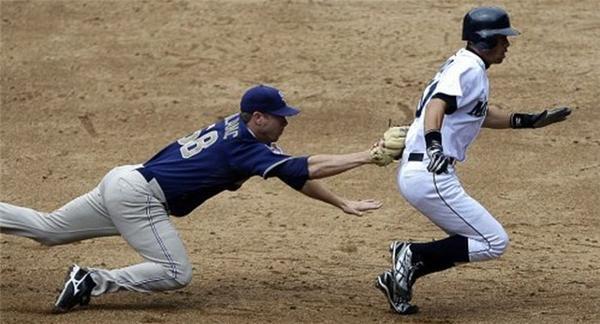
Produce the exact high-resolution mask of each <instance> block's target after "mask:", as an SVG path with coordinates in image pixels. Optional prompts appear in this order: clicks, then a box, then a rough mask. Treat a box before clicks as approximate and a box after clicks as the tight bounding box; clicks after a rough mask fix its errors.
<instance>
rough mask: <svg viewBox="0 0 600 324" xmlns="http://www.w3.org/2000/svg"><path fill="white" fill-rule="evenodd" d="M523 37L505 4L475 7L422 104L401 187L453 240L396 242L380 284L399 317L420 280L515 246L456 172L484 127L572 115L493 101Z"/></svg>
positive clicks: (538, 123) (411, 308) (542, 122)
mask: <svg viewBox="0 0 600 324" xmlns="http://www.w3.org/2000/svg"><path fill="white" fill-rule="evenodd" d="M518 34H519V32H518V31H517V30H515V29H513V28H512V27H511V25H510V21H509V17H508V14H507V13H506V11H504V10H503V9H501V8H497V7H479V8H475V9H473V10H471V11H469V12H468V13H467V14H466V15H465V17H464V21H463V40H465V41H467V46H466V47H465V48H463V49H460V50H459V51H458V52H457V53H456V54H454V55H453V56H452V57H450V58H449V59H448V60H447V61H446V62H445V63H444V64H443V65H442V67H441V68H440V69H439V71H438V72H437V73H436V74H435V76H434V78H433V79H432V80H431V82H429V84H428V85H427V87H426V88H425V91H424V92H423V95H422V97H421V99H420V102H419V104H418V106H417V109H416V116H415V117H416V118H415V120H414V122H413V123H412V125H411V126H410V129H409V131H408V134H407V137H406V148H405V150H404V153H403V155H402V163H401V166H400V168H399V169H398V174H397V182H398V187H399V190H400V193H401V194H402V196H403V197H404V198H405V199H406V200H407V201H408V202H409V203H410V204H411V205H412V206H413V207H414V208H416V209H417V210H419V211H420V212H421V213H422V214H423V215H425V216H426V217H427V218H429V219H430V220H431V221H432V222H433V223H434V224H436V225H437V226H438V227H440V228H441V229H442V230H444V231H445V232H446V233H447V234H448V237H447V238H445V239H442V240H438V241H432V242H427V243H409V242H400V241H395V242H392V243H391V245H390V252H391V254H392V269H391V270H390V271H386V272H384V273H383V274H381V275H379V276H378V277H377V280H376V285H377V287H378V288H379V289H380V290H381V291H382V292H383V293H384V295H385V296H386V298H387V300H388V302H389V304H390V307H391V308H392V309H393V310H394V311H396V312H397V313H399V314H404V315H406V314H413V313H416V312H417V311H418V307H417V306H416V305H413V304H411V303H410V300H411V298H412V286H413V284H414V282H415V281H416V280H417V279H418V278H420V277H422V276H425V275H427V274H430V273H433V272H437V271H442V270H445V269H448V268H450V267H453V266H454V265H456V264H457V263H464V262H472V261H484V260H491V259H495V258H498V257H500V256H501V255H502V254H503V253H504V251H505V250H506V248H507V246H508V235H507V234H506V231H505V230H504V229H503V228H502V225H501V224H500V223H499V222H498V221H497V220H496V219H495V218H494V216H492V215H491V214H490V212H489V211H488V210H486V209H485V208H484V207H483V206H482V205H481V204H480V203H479V202H477V201H476V200H475V199H473V198H472V197H471V196H469V194H467V193H466V192H465V190H464V189H463V187H462V186H461V184H460V181H459V179H458V177H457V175H456V173H455V167H456V163H457V162H463V161H465V159H466V151H467V148H468V147H469V145H470V144H471V143H472V142H473V141H474V140H475V138H476V137H477V134H479V131H480V129H481V127H487V128H509V127H512V128H538V127H543V126H546V125H548V124H551V123H554V122H557V121H561V120H564V119H565V118H566V116H568V115H569V114H570V112H571V111H570V109H569V108H566V107H563V108H557V109H553V110H550V111H548V110H545V111H543V112H541V113H536V114H524V113H513V114H511V113H507V112H504V111H500V110H498V109H497V108H495V107H489V106H488V96H489V81H488V77H487V69H488V68H489V67H490V66H491V65H492V64H500V63H502V61H503V59H504V57H505V53H506V51H507V48H508V46H509V45H510V44H509V41H508V38H507V36H516V35H518Z"/></svg>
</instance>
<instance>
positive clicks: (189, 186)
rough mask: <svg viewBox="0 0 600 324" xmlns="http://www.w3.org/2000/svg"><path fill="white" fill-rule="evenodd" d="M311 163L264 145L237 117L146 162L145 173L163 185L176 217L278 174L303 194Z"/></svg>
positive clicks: (196, 133) (234, 116) (212, 127)
mask: <svg viewBox="0 0 600 324" xmlns="http://www.w3.org/2000/svg"><path fill="white" fill-rule="evenodd" d="M307 159H308V157H305V156H304V157H292V156H289V155H286V154H284V153H282V152H281V150H280V149H279V148H278V147H277V146H276V145H275V144H271V143H268V144H265V143H262V142H259V141H258V140H257V139H256V138H255V137H254V135H253V134H252V133H251V132H250V130H249V129H248V128H247V127H246V124H245V123H244V122H243V121H242V120H241V119H240V116H239V114H235V115H231V116H229V117H227V118H225V119H224V120H223V121H220V122H218V123H216V124H213V125H210V126H208V127H207V128H204V129H201V130H198V131H196V132H194V133H192V134H190V135H188V136H186V137H184V138H181V139H179V140H178V141H175V142H173V143H171V144H170V145H168V146H167V147H165V148H164V149H163V150H162V151H160V152H159V153H158V154H156V155H155V156H154V157H153V158H152V159H150V160H149V161H148V162H146V163H144V173H145V174H146V175H151V176H152V177H154V178H155V179H156V180H157V181H158V183H159V185H160V187H161V189H162V190H163V192H164V194H165V198H166V200H167V205H168V208H169V212H170V213H171V215H174V216H184V215H187V214H189V213H190V212H191V211H192V210H194V208H196V207H198V206H199V205H200V204H202V203H203V202H204V201H206V200H207V199H209V198H210V197H212V196H214V195H216V194H218V193H220V192H222V191H224V190H237V189H239V188H240V187H241V186H242V184H243V183H244V182H245V181H246V180H248V178H250V177H251V176H255V175H260V176H262V177H263V178H268V177H273V176H276V177H278V178H280V179H281V180H282V181H284V182H285V183H286V184H288V185H289V186H291V187H292V188H294V189H296V190H300V189H301V188H302V187H303V186H304V183H305V182H306V181H307V179H308V161H307Z"/></svg>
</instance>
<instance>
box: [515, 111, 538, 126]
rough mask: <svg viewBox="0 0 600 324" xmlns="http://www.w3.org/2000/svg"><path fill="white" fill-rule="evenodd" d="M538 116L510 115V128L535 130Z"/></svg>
mask: <svg viewBox="0 0 600 324" xmlns="http://www.w3.org/2000/svg"><path fill="white" fill-rule="evenodd" d="M537 117H538V115H537V114H522V113H513V114H511V115H510V127H512V128H533V124H534V123H535V120H536V119H537Z"/></svg>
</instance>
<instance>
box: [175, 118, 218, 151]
mask: <svg viewBox="0 0 600 324" xmlns="http://www.w3.org/2000/svg"><path fill="white" fill-rule="evenodd" d="M212 126H214V125H211V126H210V127H208V128H207V130H208V129H210V128H212ZM200 134H202V130H197V131H195V132H193V133H192V134H190V135H188V136H186V137H184V138H181V139H179V140H178V141H177V143H179V145H181V147H180V148H179V152H181V157H183V158H184V159H189V158H191V157H192V156H194V155H196V154H198V153H200V152H202V150H203V149H205V148H207V147H209V146H211V145H213V144H214V143H215V142H216V141H217V140H218V139H219V133H218V132H217V131H216V130H213V131H210V132H207V133H205V134H203V135H202V136H200Z"/></svg>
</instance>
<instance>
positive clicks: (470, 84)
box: [434, 62, 480, 107]
mask: <svg viewBox="0 0 600 324" xmlns="http://www.w3.org/2000/svg"><path fill="white" fill-rule="evenodd" d="M479 70H480V69H478V68H475V67H472V66H469V65H463V64H460V63H458V62H457V63H455V64H452V65H450V66H449V67H448V68H447V69H446V70H444V71H443V72H442V75H441V76H440V80H439V83H438V85H437V88H436V91H435V93H434V96H436V94H438V96H439V94H443V95H446V96H451V97H456V101H457V104H456V106H457V107H461V106H464V102H465V101H470V100H472V98H471V97H473V96H474V95H475V93H474V92H477V89H474V87H477V85H478V84H480V82H479V79H480V75H479V74H480V71H479Z"/></svg>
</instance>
